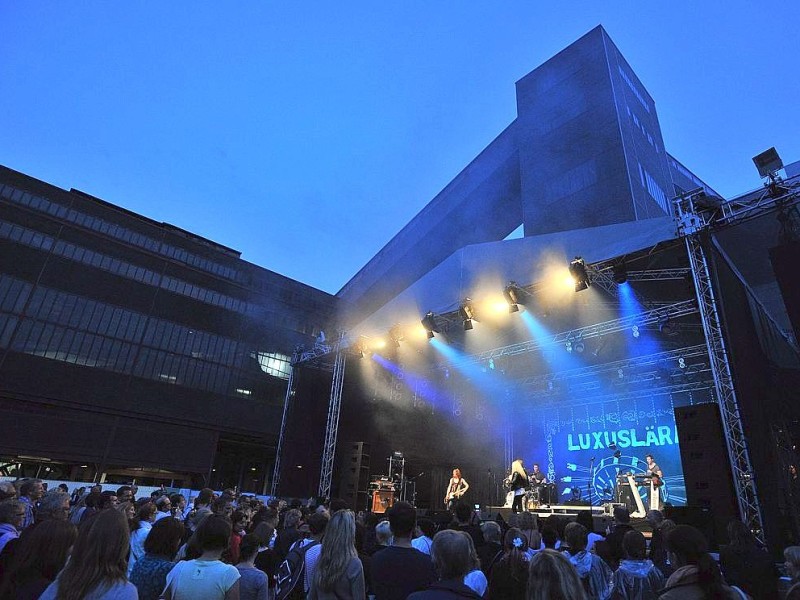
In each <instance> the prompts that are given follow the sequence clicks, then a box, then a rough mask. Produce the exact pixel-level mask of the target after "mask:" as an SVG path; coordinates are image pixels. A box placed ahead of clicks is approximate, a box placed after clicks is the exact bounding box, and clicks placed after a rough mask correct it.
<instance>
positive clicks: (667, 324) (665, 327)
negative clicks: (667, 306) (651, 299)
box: [658, 315, 678, 335]
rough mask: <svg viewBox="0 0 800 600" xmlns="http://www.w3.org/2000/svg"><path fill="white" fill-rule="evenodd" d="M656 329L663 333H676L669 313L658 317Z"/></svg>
mask: <svg viewBox="0 0 800 600" xmlns="http://www.w3.org/2000/svg"><path fill="white" fill-rule="evenodd" d="M658 331H659V332H661V333H662V334H663V335H677V333H678V330H677V329H676V328H675V326H674V325H673V324H672V322H671V321H670V318H669V315H660V316H659V317H658Z"/></svg>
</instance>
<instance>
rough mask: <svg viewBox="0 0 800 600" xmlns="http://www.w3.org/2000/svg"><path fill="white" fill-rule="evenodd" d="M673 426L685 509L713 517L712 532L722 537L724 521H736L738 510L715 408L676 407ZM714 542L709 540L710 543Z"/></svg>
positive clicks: (725, 447)
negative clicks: (684, 488)
mask: <svg viewBox="0 0 800 600" xmlns="http://www.w3.org/2000/svg"><path fill="white" fill-rule="evenodd" d="M675 423H676V425H677V427H678V440H679V444H680V451H681V464H682V465H683V478H684V481H685V482H686V502H687V504H688V506H687V507H686V509H687V510H688V511H706V512H702V513H701V512H695V513H691V514H695V515H701V514H702V515H704V516H703V518H705V515H706V513H707V514H708V515H711V516H713V518H712V521H713V523H714V527H713V529H714V530H715V531H716V533H717V534H724V531H725V527H726V526H727V523H728V521H730V520H731V519H737V518H739V510H738V504H737V502H736V494H735V492H734V486H733V477H732V476H731V466H730V460H729V459H728V450H727V446H726V444H725V432H724V431H723V428H722V419H721V417H720V414H719V407H718V406H717V405H716V403H713V402H710V403H707V404H695V405H694V406H683V407H679V408H676V409H675ZM667 475H669V474H667ZM698 518H699V517H698ZM691 524H693V523H691ZM707 530H708V528H707ZM712 533H713V532H712ZM716 541H717V540H715V539H713V537H712V539H709V542H710V543H711V544H715V543H716Z"/></svg>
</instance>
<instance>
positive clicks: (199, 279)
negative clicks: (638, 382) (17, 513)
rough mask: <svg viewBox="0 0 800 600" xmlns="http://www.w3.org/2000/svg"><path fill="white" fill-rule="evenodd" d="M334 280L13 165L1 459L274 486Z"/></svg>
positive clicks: (124, 475) (6, 192)
mask: <svg viewBox="0 0 800 600" xmlns="http://www.w3.org/2000/svg"><path fill="white" fill-rule="evenodd" d="M335 303H336V299H335V298H334V297H332V296H330V295H328V294H326V293H324V292H321V291H319V290H316V289H314V288H311V287H309V286H307V285H304V284H301V283H299V282H297V281H293V280H291V279H288V278H286V277H283V276H281V275H278V274H276V273H273V272H270V271H267V270H265V269H262V268H260V267H257V266H255V265H252V264H250V263H247V262H245V261H244V260H242V259H241V258H240V255H239V253H238V252H236V251H235V250H232V249H230V248H227V247H224V246H222V245H220V244H216V243H214V242H211V241H209V240H206V239H203V238H201V237H199V236H196V235H193V234H191V233H188V232H186V231H183V230H181V229H179V228H177V227H174V226H171V225H168V224H165V223H157V222H154V221H152V220H149V219H147V218H144V217H142V216H140V215H136V214H134V213H131V212H129V211H126V210H124V209H121V208H119V207H116V206H114V205H112V204H109V203H107V202H104V201H102V200H99V199H97V198H94V197H92V196H89V195H88V194H85V193H82V192H79V191H77V190H70V191H66V190H63V189H60V188H57V187H54V186H51V185H48V184H46V183H44V182H41V181H38V180H36V179H33V178H31V177H28V176H25V175H23V174H20V173H17V172H15V171H12V170H10V169H7V168H0V410H2V415H3V417H2V435H0V458H2V462H0V466H2V469H3V470H4V471H5V472H6V473H11V472H12V471H13V472H14V473H17V472H18V471H16V470H15V469H17V468H18V465H22V469H21V470H20V471H19V474H24V475H32V474H37V473H38V474H39V475H40V476H44V475H45V474H46V475H47V476H49V477H50V478H57V477H63V478H70V479H78V480H80V479H83V480H87V479H88V480H91V479H98V480H100V479H106V480H109V481H130V480H132V479H134V478H136V479H138V480H139V481H142V482H153V483H156V484H157V483H166V484H169V483H170V482H174V483H175V484H178V483H181V484H185V485H194V486H199V485H211V486H213V487H217V488H221V487H226V486H229V487H233V486H238V487H239V488H240V489H243V490H247V491H252V492H263V491H264V490H265V489H266V488H267V483H268V482H267V479H268V478H269V476H270V474H271V464H272V462H273V460H274V455H275V447H276V445H277V439H278V434H279V429H280V419H281V414H282V406H283V401H284V397H285V392H286V382H287V379H288V376H289V369H290V357H291V354H292V352H293V350H294V348H295V347H296V346H297V345H300V344H307V343H309V342H313V339H314V337H313V336H314V335H315V334H316V333H317V332H318V331H319V330H320V329H321V328H322V327H324V326H325V325H326V323H327V322H328V320H329V319H330V317H331V315H332V314H333V312H334V308H335Z"/></svg>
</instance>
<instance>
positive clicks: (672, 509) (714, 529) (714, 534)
mask: <svg viewBox="0 0 800 600" xmlns="http://www.w3.org/2000/svg"><path fill="white" fill-rule="evenodd" d="M664 517H665V518H667V519H670V520H671V521H673V522H674V523H675V524H676V525H691V526H692V527H694V528H695V529H697V530H698V531H700V533H702V534H703V536H704V537H705V538H706V540H708V544H709V548H710V549H711V550H714V551H716V550H718V549H719V540H720V533H721V532H720V527H722V528H723V529H722V531H724V527H726V526H727V524H722V523H718V522H717V521H718V519H717V518H716V517H715V516H714V514H713V513H712V512H711V511H710V510H709V509H707V508H700V507H698V506H668V507H666V508H665V509H664Z"/></svg>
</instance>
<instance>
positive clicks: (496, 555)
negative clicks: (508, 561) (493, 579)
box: [477, 521, 504, 579]
mask: <svg viewBox="0 0 800 600" xmlns="http://www.w3.org/2000/svg"><path fill="white" fill-rule="evenodd" d="M481 533H482V534H483V539H484V542H485V543H484V544H483V546H481V547H480V548H477V552H478V558H479V559H480V561H481V570H482V571H483V574H484V575H486V577H487V579H488V578H489V575H490V574H491V570H492V566H493V565H494V564H495V563H496V562H497V561H498V560H500V559H501V558H502V557H503V554H504V552H503V544H502V542H501V541H500V539H501V536H502V531H501V530H500V525H498V524H497V522H496V521H484V522H483V523H481Z"/></svg>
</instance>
